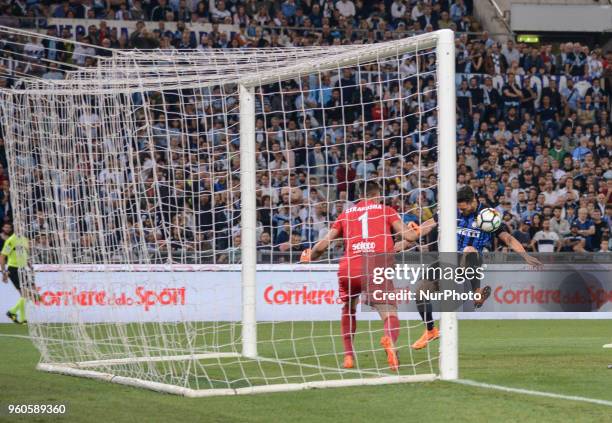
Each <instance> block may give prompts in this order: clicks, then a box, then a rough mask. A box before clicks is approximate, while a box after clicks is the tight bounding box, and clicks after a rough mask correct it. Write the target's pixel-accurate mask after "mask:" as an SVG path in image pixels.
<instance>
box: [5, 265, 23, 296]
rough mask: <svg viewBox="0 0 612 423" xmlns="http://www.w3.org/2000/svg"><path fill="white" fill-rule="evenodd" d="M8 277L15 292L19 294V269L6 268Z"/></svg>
mask: <svg viewBox="0 0 612 423" xmlns="http://www.w3.org/2000/svg"><path fill="white" fill-rule="evenodd" d="M8 275H9V279H10V280H11V282H13V285H15V288H16V289H17V291H20V292H21V281H20V280H19V268H17V267H11V266H8Z"/></svg>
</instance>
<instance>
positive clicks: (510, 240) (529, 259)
mask: <svg viewBox="0 0 612 423" xmlns="http://www.w3.org/2000/svg"><path fill="white" fill-rule="evenodd" d="M497 237H498V238H499V239H501V240H502V241H503V242H504V244H506V245H507V246H508V248H510V249H511V250H512V251H514V252H515V253H517V254H519V255H520V256H521V257H523V259H524V260H525V262H526V263H527V264H528V265H530V266H533V267H535V268H536V269H539V268H541V267H542V262H541V261H540V260H538V259H537V258H535V257H533V256H530V255H529V254H527V251H526V250H525V247H523V244H521V243H520V242H519V241H518V240H517V239H516V238H515V237H513V236H512V235H510V234H509V233H508V232H501V233H500V234H499V235H498V236H497Z"/></svg>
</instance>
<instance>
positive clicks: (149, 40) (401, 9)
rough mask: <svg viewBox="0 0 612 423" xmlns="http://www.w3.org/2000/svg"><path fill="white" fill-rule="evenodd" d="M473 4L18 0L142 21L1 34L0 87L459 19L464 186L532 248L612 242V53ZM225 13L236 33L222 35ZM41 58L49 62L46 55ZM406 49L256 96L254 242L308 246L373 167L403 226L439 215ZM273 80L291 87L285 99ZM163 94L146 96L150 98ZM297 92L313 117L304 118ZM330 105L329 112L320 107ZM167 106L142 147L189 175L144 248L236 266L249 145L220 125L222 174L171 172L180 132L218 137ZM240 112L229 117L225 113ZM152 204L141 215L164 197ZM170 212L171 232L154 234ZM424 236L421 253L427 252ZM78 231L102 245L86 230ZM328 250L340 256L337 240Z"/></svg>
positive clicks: (0, 177)
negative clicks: (500, 26) (118, 63)
mask: <svg viewBox="0 0 612 423" xmlns="http://www.w3.org/2000/svg"><path fill="white" fill-rule="evenodd" d="M472 7H473V4H472V2H471V1H467V0H454V1H434V0H432V1H414V0H393V1H376V2H369V1H363V0H357V1H352V0H302V1H300V0H285V1H280V0H277V1H272V0H268V1H256V0H246V1H241V0H227V1H223V0H217V1H214V0H211V1H209V2H208V1H199V2H197V1H194V2H189V1H186V0H178V1H177V0H170V1H166V0H157V1H140V0H133V1H129V2H128V1H125V0H119V1H105V0H99V1H98V0H90V1H78V0H71V1H64V2H61V3H49V2H39V1H27V2H25V1H15V2H9V3H8V4H4V5H1V6H0V16H2V15H4V16H13V17H15V16H17V17H27V18H35V19H39V20H43V21H44V19H46V18H49V17H56V18H64V17H68V18H76V19H80V18H91V19H102V20H109V21H110V20H119V19H121V20H137V21H141V20H142V21H143V22H139V23H138V24H137V29H136V30H135V31H134V32H133V33H132V34H130V35H129V36H125V35H122V34H119V33H118V32H117V31H116V30H113V29H110V27H109V26H108V25H107V24H106V23H104V22H101V23H100V25H99V26H96V25H90V26H89V27H88V29H87V32H81V33H79V34H76V39H77V40H78V41H81V42H85V43H90V44H93V45H94V46H98V49H97V50H96V49H93V48H85V47H83V46H80V45H78V46H77V47H76V48H75V49H74V50H72V49H71V48H69V43H68V42H66V44H65V45H64V44H63V43H62V42H60V41H49V40H44V41H41V40H39V39H36V38H33V39H31V40H27V41H28V42H27V43H25V45H24V47H23V51H17V48H15V47H12V48H9V47H6V46H5V48H2V49H1V52H2V57H0V66H2V67H4V72H3V74H4V75H7V74H8V75H9V77H3V78H0V86H6V87H11V86H15V85H16V84H19V79H20V75H22V74H27V75H31V76H38V77H42V78H48V79H61V78H63V77H64V73H65V69H64V67H63V66H62V65H61V63H65V64H70V63H73V64H77V65H80V66H95V59H94V58H93V56H94V55H96V54H97V55H99V56H105V55H107V50H106V49H107V48H121V49H129V48H161V49H187V48H189V49H192V48H197V49H200V50H206V49H210V48H249V47H280V46H310V45H334V44H352V43H375V42H380V41H386V40H391V39H395V38H398V37H402V36H404V34H405V35H410V34H414V33H417V34H418V33H423V32H428V31H432V30H437V29H442V28H450V29H453V30H455V31H457V35H456V71H457V76H456V83H457V142H458V144H457V153H458V154H457V157H458V186H459V187H460V186H463V185H469V186H471V187H472V188H473V190H474V191H475V192H476V193H477V194H478V198H479V201H480V202H481V203H483V204H486V205H487V206H489V207H494V208H497V209H498V210H499V211H500V212H501V213H502V215H503V219H504V221H505V223H506V224H507V225H508V226H509V228H510V230H511V232H512V233H513V235H514V236H515V237H516V238H517V239H518V240H519V241H520V242H521V243H523V244H524V245H525V246H526V247H528V248H529V249H530V250H532V251H540V252H546V251H568V252H584V251H591V252H599V251H611V250H612V238H610V229H611V228H612V226H611V225H612V169H611V168H610V152H611V148H612V138H611V136H610V130H611V125H610V96H609V89H610V85H609V81H610V73H611V71H612V52H603V51H602V50H601V49H599V48H597V47H596V46H586V45H581V44H580V43H571V42H568V43H562V44H560V45H558V46H552V45H529V44H523V43H515V42H514V41H513V40H508V41H507V42H505V43H500V42H497V41H495V40H494V39H493V38H491V37H490V36H489V34H488V33H486V32H479V31H480V25H479V23H478V22H477V21H476V20H475V19H474V18H473V17H472ZM147 20H151V21H156V22H158V26H157V29H155V30H153V31H150V30H148V29H147V27H146V26H145V24H144V21H147ZM174 21H176V22H178V25H177V30H176V31H170V30H166V29H165V26H164V23H167V22H174ZM191 22H199V23H212V24H213V26H212V30H211V31H210V32H209V33H207V34H204V35H202V37H201V38H200V39H196V36H195V33H193V32H191V31H190V30H189V25H190V23H191ZM216 24H231V25H235V27H236V28H239V29H238V30H237V31H235V32H232V33H227V32H224V31H221V30H219V27H218V26H217V25H216ZM47 34H48V35H50V36H53V37H59V38H64V39H66V40H69V39H70V40H72V39H73V35H74V34H71V33H70V30H67V29H65V28H64V29H63V30H62V31H59V30H58V28H56V27H55V26H53V25H50V26H48V27H47ZM0 43H1V42H0ZM12 45H13V46H15V45H16V44H12ZM18 53H19V54H18ZM21 54H23V56H21ZM20 57H25V58H27V60H23V59H19V58H20ZM44 59H47V60H52V61H53V62H54V63H47V62H46V63H47V64H45V65H38V66H37V63H40V62H41V61H43V62H44ZM401 61H402V63H401V68H400V70H399V75H396V76H395V77H392V78H390V79H389V78H384V81H383V77H382V76H380V75H378V76H377V75H376V72H375V71H376V70H375V69H374V68H367V67H366V68H363V69H357V68H346V69H342V71H341V72H340V71H339V72H338V73H337V74H335V73H329V74H324V75H322V77H321V80H320V81H319V80H314V79H313V78H310V79H309V78H305V79H304V80H302V81H297V82H296V81H293V82H289V83H287V84H285V85H284V86H283V87H282V89H281V88H279V87H278V86H277V87H273V86H270V87H265V88H264V91H265V92H258V94H259V96H258V103H257V114H258V118H257V122H256V125H257V141H258V170H259V172H258V175H259V176H258V180H257V183H258V223H259V230H258V243H259V250H260V252H262V253H264V254H269V253H271V252H273V251H274V252H281V253H282V252H299V251H301V250H302V249H304V248H307V247H309V246H311V245H312V243H313V242H314V241H316V240H317V239H318V238H319V237H320V236H321V235H322V234H324V233H325V231H326V230H327V227H328V224H329V222H330V221H333V220H334V219H335V218H336V217H337V215H338V214H339V213H340V212H341V211H342V210H343V209H344V208H346V207H347V206H348V205H349V204H351V202H352V201H354V200H355V199H356V198H357V196H358V185H359V182H360V181H361V182H362V181H363V180H365V179H378V180H379V181H380V182H381V184H382V185H383V186H384V189H385V195H386V201H387V202H388V203H389V204H390V205H392V206H393V207H395V208H397V209H398V211H399V212H400V213H401V214H402V216H403V218H404V220H405V221H419V220H421V221H422V220H425V219H427V218H428V217H429V216H431V215H432V214H433V213H435V195H436V189H435V173H434V170H433V169H434V166H433V164H434V163H435V152H432V149H431V147H432V145H434V141H433V140H434V139H435V129H436V112H435V106H436V96H435V80H434V76H433V73H432V72H431V70H432V69H433V68H434V67H435V57H434V56H433V55H426V54H423V55H420V56H414V55H413V56H406V57H404V58H402V60H401ZM11 72H13V75H14V76H13V77H11V76H10V75H11ZM417 73H418V74H419V75H417ZM387 74H390V73H389V72H387ZM358 75H359V76H360V77H361V78H362V79H364V80H363V82H362V81H360V80H358ZM363 75H367V77H364V76H363ZM280 91H283V96H280V95H278V94H279V92H280ZM275 94H276V95H275ZM161 97H162V98H163V96H161ZM279 97H282V98H279ZM156 98H157V100H159V96H156V95H153V94H152V95H150V96H148V98H146V99H144V100H143V102H147V101H148V102H155V101H156ZM190 98H191V97H190ZM193 98H194V99H195V101H194V104H189V103H190V102H191V100H189V101H188V102H187V103H188V104H187V106H188V111H187V113H188V114H190V113H191V112H193V115H194V116H196V115H197V113H199V112H201V113H203V114H207V113H208V115H209V116H212V117H214V116H219V115H220V114H221V112H222V111H225V112H227V110H226V109H223V107H227V104H225V105H215V104H214V103H215V101H211V102H210V103H209V104H197V103H198V101H197V100H198V99H201V96H198V95H197V94H195V95H193ZM159 103H160V102H159V101H158V102H157V104H158V105H159ZM171 103H172V102H169V103H167V104H171ZM303 105H307V107H309V108H310V109H311V110H312V112H308V113H306V116H303V115H300V112H299V110H300V108H301V107H302V106H303ZM285 106H287V107H285ZM189 107H193V110H191V111H190V109H189ZM170 108H172V106H170ZM322 109H325V110H326V113H325V116H321V114H320V110H322ZM170 112H171V111H170V110H166V111H165V112H162V113H159V114H157V115H156V116H155V119H154V120H155V128H154V134H156V135H155V136H156V137H157V138H159V140H158V141H156V142H155V145H156V147H157V148H158V150H156V151H149V150H147V147H145V146H140V152H141V153H143V152H149V153H150V154H151V156H150V157H154V160H153V162H154V163H146V161H147V160H146V159H143V167H146V166H148V167H149V168H153V167H155V166H157V167H158V168H159V169H162V170H163V172H164V174H165V176H166V179H167V181H175V182H176V181H179V182H180V183H179V185H180V189H177V186H176V185H177V184H176V183H174V184H172V183H168V184H167V185H169V186H168V187H167V192H166V194H160V195H162V196H164V195H165V196H166V198H167V199H166V200H164V199H163V198H162V199H161V202H162V203H164V201H166V204H170V203H172V204H171V205H168V206H167V207H166V208H165V209H164V206H163V204H162V205H161V206H159V207H161V209H159V210H158V211H153V212H151V213H150V214H152V215H157V216H153V217H150V218H148V217H147V218H145V219H137V220H138V221H139V222H140V223H142V224H143V225H144V226H145V227H149V228H150V229H151V230H150V231H148V232H143V233H145V235H144V237H145V238H146V239H145V242H146V243H147V245H149V248H150V250H151V251H156V250H158V249H162V248H167V247H169V248H171V249H182V250H190V251H200V250H205V251H208V250H213V251H215V254H214V255H213V257H214V260H215V261H218V262H224V261H231V262H236V261H239V250H240V248H239V247H240V232H239V227H238V223H239V215H240V205H239V195H238V194H237V193H236V185H237V184H238V183H239V179H238V177H237V170H238V168H239V160H237V159H236V157H235V154H234V155H232V153H237V151H238V146H239V140H238V142H234V140H235V137H232V134H225V137H226V139H225V141H227V142H229V144H228V145H230V147H229V153H227V154H224V155H223V157H224V158H223V160H224V161H225V162H227V163H229V164H227V165H225V167H223V166H224V165H222V164H219V163H214V164H213V167H215V168H216V167H217V165H219V166H220V168H219V169H216V170H217V173H215V172H213V171H211V170H210V169H208V170H207V171H203V173H202V174H207V175H208V178H209V180H207V181H205V180H204V178H202V179H199V178H200V176H201V175H200V174H198V172H197V171H195V170H194V169H193V168H189V169H188V168H187V166H183V167H181V168H180V169H177V168H176V167H175V166H176V165H174V164H173V163H182V164H183V165H184V160H183V161H181V157H180V156H181V153H180V152H179V153H178V156H173V154H174V153H171V152H170V150H169V148H170V147H172V146H174V148H175V149H176V148H178V143H180V142H182V141H181V138H180V136H178V137H176V138H175V137H174V136H173V135H172V134H179V135H180V134H181V133H189V134H190V136H191V135H193V136H194V138H193V139H195V141H193V142H191V147H190V148H191V151H195V150H197V149H198V148H201V149H208V150H209V151H211V152H212V153H211V155H213V156H214V154H216V153H214V151H216V150H215V146H217V145H218V144H219V140H218V139H217V138H216V137H218V136H219V135H218V134H216V133H215V131H214V129H210V130H207V132H206V133H204V132H203V131H199V130H198V128H199V126H198V124H197V123H195V124H193V126H190V124H189V123H181V122H179V121H178V120H175V121H173V120H168V119H164V117H165V116H166V115H167V114H168V113H170ZM418 112H421V113H418ZM90 118H91V116H90ZM234 118H237V117H235V116H234V117H232V116H231V114H230V116H229V117H228V119H229V120H230V122H232V119H234ZM194 120H196V119H194ZM168 122H170V123H168ZM356 122H361V124H358V123H356ZM382 122H384V124H382ZM174 123H176V124H175V125H174ZM217 124H218V125H219V128H221V125H222V122H219V121H217V120H215V119H212V120H211V123H210V126H211V127H215V125H217ZM173 125H174V127H173ZM339 128H341V129H339ZM164 140H165V141H164ZM169 146H170V147H169ZM164 149H165V150H164ZM179 150H180V149H179ZM185 154H186V156H185V157H187V155H188V154H187V153H186V152H185ZM143 157H144V156H143ZM211 157H212V156H211ZM209 158H210V157H209ZM0 164H1V165H2V167H1V168H0V181H2V191H0V203H1V204H0V213H1V214H2V216H4V222H10V205H9V204H8V198H9V193H8V182H7V178H8V176H7V172H6V170H5V169H6V158H5V155H4V147H3V143H2V144H1V145H0ZM109 173H112V172H110V171H109V169H104V167H103V165H101V167H100V168H99V172H98V174H99V175H100V174H103V175H106V176H100V181H102V180H104V178H105V177H109V176H108V174H109ZM177 175H178V176H177ZM313 187H316V188H314V189H313ZM330 187H331V189H330ZM179 191H180V193H179ZM160 192H164V191H163V190H161V191H160ZM330 192H331V195H330ZM181 193H183V194H181ZM170 197H171V198H170ZM178 197H180V198H179V199H178V200H177V198H178ZM144 206H146V207H145V212H144V213H145V214H146V213H147V212H148V210H149V209H151V210H155V209H156V207H157V206H156V205H155V204H145V205H144ZM177 206H178V207H177ZM172 208H174V209H177V210H178V209H179V208H182V209H189V210H190V211H191V212H192V214H193V216H194V218H193V222H192V224H191V226H192V227H194V228H196V229H195V230H187V229H185V228H186V227H187V226H188V225H186V224H185V222H184V221H183V219H184V216H183V215H182V214H181V213H174V212H172V211H169V210H171V209H172ZM160 216H161V217H160ZM37 218H39V220H40V222H41V223H40V224H39V225H34V227H37V228H39V229H37V230H38V231H39V233H37V234H34V236H35V238H36V241H37V242H38V243H39V245H40V246H41V247H43V246H44V245H46V243H48V242H49V240H48V238H47V236H46V235H45V234H43V233H42V232H40V231H41V229H40V228H42V227H44V223H43V221H44V217H43V216H37ZM159 221H161V223H160V222H159ZM164 222H166V224H165V225H166V226H167V228H166V229H165V230H163V229H159V230H156V229H155V228H158V227H163V226H164ZM130 225H132V226H130V228H131V230H132V229H134V230H133V233H134V235H133V236H138V235H137V232H138V231H137V230H136V228H134V227H133V226H134V225H135V221H131V222H130ZM160 225H161V226H160ZM164 233H165V235H164ZM213 233H214V236H213ZM117 236H118V237H119V236H120V235H117ZM432 236H435V234H433V235H432ZM428 241H431V240H427V241H425V242H424V243H423V245H420V246H417V248H421V249H426V248H431V245H430V244H429V242H428ZM80 242H81V243H82V244H83V243H84V244H87V243H91V241H84V240H83V239H82V238H81V240H80ZM117 242H119V241H117ZM133 242H136V241H133ZM493 248H494V249H501V248H502V246H493ZM333 254H334V255H336V256H337V255H339V254H340V247H337V248H336V250H335V252H334V253H333ZM269 256H271V254H269Z"/></svg>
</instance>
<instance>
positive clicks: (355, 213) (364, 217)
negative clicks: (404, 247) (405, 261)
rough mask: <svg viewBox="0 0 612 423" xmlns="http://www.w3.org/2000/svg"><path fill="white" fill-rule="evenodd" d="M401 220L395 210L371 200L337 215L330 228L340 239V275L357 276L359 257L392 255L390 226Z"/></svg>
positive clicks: (359, 268) (359, 270) (359, 263)
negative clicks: (341, 254) (341, 248)
mask: <svg viewBox="0 0 612 423" xmlns="http://www.w3.org/2000/svg"><path fill="white" fill-rule="evenodd" d="M398 220H401V219H400V217H399V215H398V214H397V211H395V210H394V209H392V208H391V207H389V206H385V205H384V204H380V203H378V202H376V201H372V200H362V201H360V202H359V203H357V205H355V206H353V207H350V208H348V209H346V210H345V211H344V212H342V213H341V214H340V216H338V219H337V220H336V221H335V222H334V223H333V225H332V228H333V229H336V230H338V232H339V233H340V235H341V236H342V238H343V239H344V247H345V252H344V257H343V258H342V259H341V260H340V271H339V273H341V274H347V275H357V274H359V273H361V270H362V269H361V267H362V260H361V258H362V256H364V255H366V254H380V253H391V252H393V229H392V228H393V224H394V223H395V222H396V221H398Z"/></svg>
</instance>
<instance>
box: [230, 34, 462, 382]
mask: <svg viewBox="0 0 612 423" xmlns="http://www.w3.org/2000/svg"><path fill="white" fill-rule="evenodd" d="M434 35H435V37H433V38H432V39H429V40H427V39H426V40H420V39H418V38H417V39H416V40H412V39H406V40H404V41H405V42H404V43H397V42H396V43H388V44H390V45H389V46H385V47H383V46H381V47H380V48H376V49H372V50H371V51H370V52H368V53H365V54H363V53H360V54H355V53H351V52H347V53H344V54H343V55H344V56H345V57H342V58H340V59H338V58H335V59H334V58H330V59H322V60H319V61H317V62H315V63H310V65H302V64H298V65H296V66H293V67H290V68H288V69H285V70H284V73H282V74H279V73H275V71H269V72H268V74H266V75H258V76H257V77H256V78H254V79H253V80H252V81H248V80H247V81H245V82H243V83H241V85H240V107H241V114H240V118H241V122H240V135H241V154H242V155H241V169H243V170H242V171H241V181H242V192H243V201H244V205H245V207H255V196H254V194H255V184H254V178H252V176H253V175H254V174H255V167H254V164H255V119H254V114H255V108H254V104H255V95H254V91H253V87H254V86H261V85H264V84H266V83H271V82H277V81H282V80H287V79H291V78H295V77H299V76H300V75H307V74H309V73H311V72H313V71H314V72H323V71H325V70H328V69H330V70H331V69H335V68H340V67H346V66H354V65H358V64H359V63H364V62H367V61H369V60H372V59H380V58H384V57H385V56H386V55H387V56H388V55H399V54H404V53H409V52H412V51H417V49H419V48H423V49H426V48H431V47H435V50H436V57H437V70H436V72H437V81H438V92H437V95H438V151H439V153H438V154H439V171H438V172H439V174H438V179H439V182H438V184H439V200H438V201H439V211H438V213H439V221H438V224H439V228H440V235H439V237H438V245H439V247H438V248H439V251H440V252H444V253H447V252H449V253H450V252H456V248H457V241H456V235H455V234H456V221H457V206H456V198H457V188H456V187H457V185H456V180H457V172H456V163H457V153H456V140H455V138H456V106H455V104H456V97H455V37H454V32H453V31H451V30H440V31H437V32H436V33H435V34H434ZM243 142H244V143H245V144H244V146H243V144H242V143H243ZM245 147H246V148H245ZM249 153H252V155H249ZM251 179H252V180H251ZM251 182H253V183H252V184H251ZM247 199H248V200H247ZM245 211H246V210H245ZM251 211H252V210H248V213H244V212H243V214H242V224H243V229H242V234H243V243H244V237H248V240H249V245H255V239H256V233H255V232H256V226H257V225H256V217H255V214H254V213H253V214H251ZM251 242H253V244H251ZM243 246H244V247H245V248H246V245H245V244H243ZM247 251H248V249H247V250H245V253H247ZM251 259H252V257H249V258H248V260H249V263H247V257H246V254H245V255H243V264H242V266H243V267H242V269H243V274H242V277H243V290H244V291H243V298H244V304H243V351H244V352H247V351H248V352H249V353H251V352H254V351H256V341H255V337H256V335H255V334H253V332H255V331H256V324H255V321H254V317H255V310H254V306H253V308H252V307H251V305H252V304H255V302H256V299H255V294H256V291H255V285H256V273H257V270H256V268H255V266H251V265H250V264H251V263H250V260H251ZM440 330H441V336H440V338H441V342H440V378H441V379H443V380H454V379H457V378H458V373H459V370H458V369H459V358H458V321H457V315H456V312H442V313H441V314H440ZM245 355H246V354H245ZM254 355H256V353H255V354H254ZM254 355H251V356H254Z"/></svg>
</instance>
